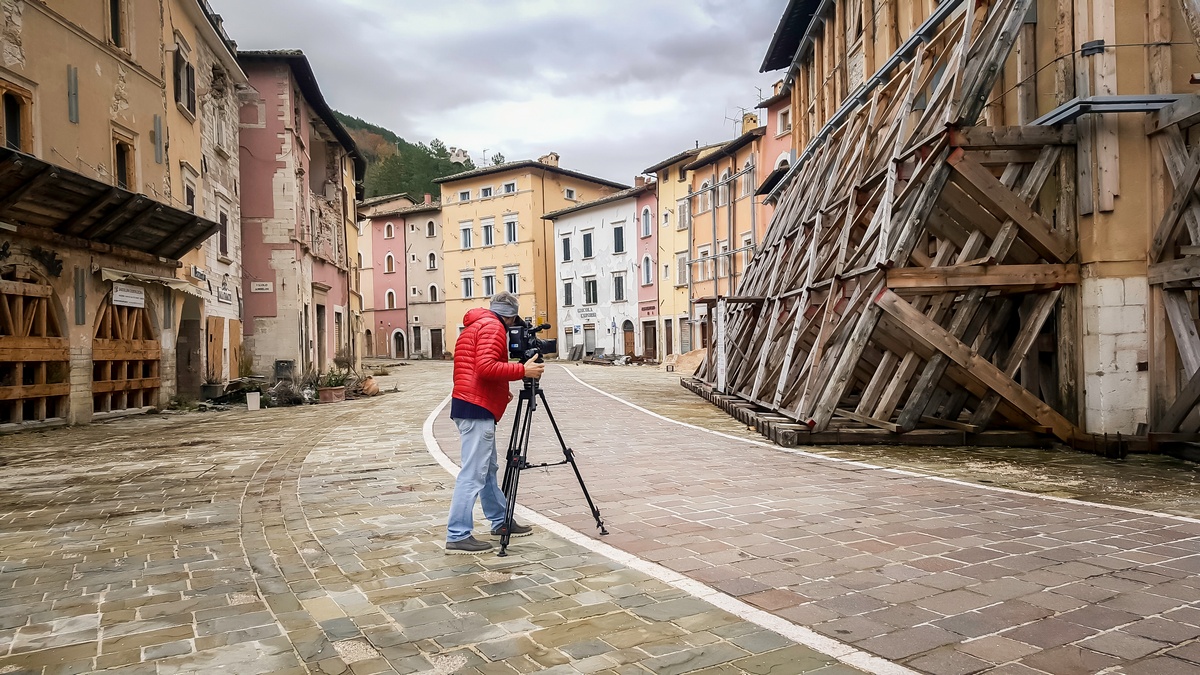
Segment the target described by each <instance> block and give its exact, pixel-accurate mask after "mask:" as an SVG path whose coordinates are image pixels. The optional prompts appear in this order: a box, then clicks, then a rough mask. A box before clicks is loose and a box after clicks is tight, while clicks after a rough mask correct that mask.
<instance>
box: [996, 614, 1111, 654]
mask: <svg viewBox="0 0 1200 675" xmlns="http://www.w3.org/2000/svg"><path fill="white" fill-rule="evenodd" d="M1098 632H1099V631H1098V630H1096V629H1094V628H1088V627H1086V626H1081V625H1079V624H1077V623H1071V622H1069V621H1063V620H1062V619H1046V620H1044V621H1040V622H1038V623H1034V624H1029V625H1026V626H1022V627H1020V628H1015V629H1013V630H1010V631H1005V632H1004V633H1002V635H1003V636H1004V637H1007V638H1009V639H1012V640H1017V641H1019V642H1025V643H1028V644H1031V645H1036V646H1038V647H1041V648H1042V649H1051V648H1053V647H1058V646H1061V645H1065V644H1067V643H1069V642H1075V641H1077V640H1082V639H1084V638H1086V637H1089V636H1091V635H1095V634H1096V633H1098Z"/></svg>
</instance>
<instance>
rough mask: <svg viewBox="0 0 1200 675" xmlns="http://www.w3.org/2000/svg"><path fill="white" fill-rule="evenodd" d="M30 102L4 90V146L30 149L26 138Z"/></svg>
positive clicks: (13, 148)
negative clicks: (26, 118) (26, 116)
mask: <svg viewBox="0 0 1200 675" xmlns="http://www.w3.org/2000/svg"><path fill="white" fill-rule="evenodd" d="M27 107H28V103H27V102H26V99H25V98H23V97H21V96H19V95H17V94H16V93H14V92H11V91H6V92H4V146H5V147H7V148H8V149H10V150H29V149H30V148H29V147H28V146H29V145H30V143H29V142H28V141H26V140H25V137H26V132H27V131H28V130H27V128H26V127H27V126H28V125H27V124H26V122H25V115H26V113H27Z"/></svg>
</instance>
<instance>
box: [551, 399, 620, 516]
mask: <svg viewBox="0 0 1200 675" xmlns="http://www.w3.org/2000/svg"><path fill="white" fill-rule="evenodd" d="M537 395H538V398H540V399H542V406H544V407H545V408H546V417H549V418H550V426H552V427H554V435H555V436H556V437H558V444H559V446H560V447H562V451H563V456H564V457H565V458H566V459H567V462H569V463H570V464H571V470H573V471H574V472H575V479H576V480H578V481H579V489H581V490H583V498H584V499H586V500H587V504H588V508H590V509H591V510H592V517H593V518H595V519H596V527H597V528H598V529H599V530H600V534H602V535H604V534H608V530H607V529H606V528H605V527H604V521H603V520H601V519H600V509H598V508H596V503H595V502H593V501H592V495H590V494H589V493H588V489H587V486H586V485H584V484H583V474H581V473H579V465H578V464H576V463H575V451H574V450H572V449H571V448H568V447H567V442H566V441H564V440H563V437H562V432H561V431H559V430H558V421H557V420H555V419H554V413H553V412H551V411H550V404H549V403H548V402H547V401H546V393H545V392H543V391H542V390H541V389H538V391H537Z"/></svg>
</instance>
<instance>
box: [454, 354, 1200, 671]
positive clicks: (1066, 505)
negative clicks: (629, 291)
mask: <svg viewBox="0 0 1200 675" xmlns="http://www.w3.org/2000/svg"><path fill="white" fill-rule="evenodd" d="M623 370H629V371H630V372H635V371H636V370H637V369H623ZM568 372H569V373H576V374H578V375H579V376H580V377H583V378H586V379H591V380H594V381H597V382H600V383H601V384H604V383H611V381H612V380H613V379H615V378H619V377H629V378H631V381H634V382H641V383H642V384H646V385H648V386H647V388H648V389H649V390H650V391H649V393H645V394H641V396H642V397H643V398H645V397H649V398H650V399H651V400H652V401H653V403H652V407H655V406H656V407H659V408H660V409H666V412H667V414H670V409H671V408H675V407H679V406H682V407H686V408H689V409H690V406H691V405H692V403H691V402H685V399H686V397H690V396H691V395H690V394H687V393H686V392H684V393H683V394H672V393H670V392H669V391H667V390H665V389H663V390H661V391H659V390H657V389H656V388H655V387H656V385H654V382H655V381H657V380H655V381H651V380H649V379H647V380H645V381H641V380H638V377H641V376H637V375H631V376H622V375H621V374H620V373H618V372H617V369H615V368H614V369H612V370H611V371H608V372H605V370H604V369H600V368H594V367H579V366H568V367H566V368H558V367H555V368H551V369H550V372H549V374H548V376H547V378H546V386H547V388H548V396H549V399H550V402H551V406H552V407H553V408H554V409H555V411H556V416H557V418H558V420H559V424H560V426H561V427H562V431H563V434H564V436H565V437H566V438H567V440H568V443H570V444H571V445H572V447H574V449H575V450H577V451H578V454H579V461H580V463H581V468H582V471H583V473H584V476H585V478H586V481H587V485H588V488H589V489H590V490H591V492H592V495H593V497H595V499H596V501H597V503H598V504H599V506H600V508H601V511H602V512H603V513H604V515H605V516H606V520H607V522H608V527H609V529H610V530H611V531H612V535H611V536H609V537H605V538H604V539H605V540H606V543H608V544H610V545H613V546H616V547H618V548H620V549H623V550H625V551H627V552H630V553H632V554H636V555H637V556H640V557H642V558H645V559H648V560H651V561H654V562H656V563H658V564H660V565H662V566H664V567H666V568H669V569H671V570H675V571H677V572H680V573H683V574H685V575H687V576H688V577H690V578H691V579H693V580H696V581H699V582H703V583H705V584H708V585H711V586H712V587H714V588H716V589H718V590H719V591H722V592H723V593H725V594H728V595H729V596H734V597H737V598H739V599H741V600H743V601H745V602H746V603H749V604H751V605H754V606H757V607H759V608H762V609H763V610H767V611H769V612H773V613H775V614H777V615H778V616H781V617H784V618H786V619H788V620H790V621H793V622H795V623H797V624H800V625H803V626H811V627H812V628H813V629H814V630H816V631H817V632H818V633H821V634H824V635H827V636H829V637H832V638H836V639H837V640H840V641H843V642H846V643H849V644H852V645H854V646H855V647H857V648H859V649H862V650H865V651H868V652H871V653H874V654H878V655H880V656H882V657H885V658H887V659H890V660H893V661H895V662H898V663H902V664H905V665H907V666H908V667H910V668H914V669H917V670H921V671H924V672H928V673H934V674H937V675H940V674H943V673H945V674H950V673H974V672H983V671H987V672H994V673H1068V674H1069V673H1096V672H1105V673H1110V672H1111V673H1125V674H1128V675H1140V674H1163V675H1165V674H1172V673H1185V674H1190V673H1200V643H1198V642H1197V637H1198V636H1200V575H1198V574H1197V573H1198V572H1200V521H1196V520H1193V519H1187V518H1178V517H1170V516H1163V515H1157V514H1153V513H1147V512H1139V511H1136V510H1132V509H1127V508H1110V507H1105V506H1100V505H1095V504H1089V503H1083V502H1078V501H1069V500H1063V499H1053V498H1046V497H1041V496H1035V495H1029V494H1024V493H1018V492H1013V491H1007V490H1000V489H995V488H991V487H989V486H981V485H971V484H967V483H964V482H959V481H951V480H939V479H934V478H930V477H928V476H923V475H918V474H915V473H913V472H909V471H904V470H899V469H891V468H886V467H884V466H880V465H872V464H864V463H861V462H848V461H844V460H842V459H837V458H832V457H826V456H822V455H814V454H807V453H796V452H787V451H784V450H782V449H779V448H775V447H771V446H768V445H766V444H763V443H761V442H757V440H756V439H754V437H753V436H751V435H749V434H747V433H746V432H745V430H744V428H737V427H738V426H739V425H737V424H736V422H732V421H731V420H728V418H726V419H725V422H720V423H713V424H712V425H711V426H714V427H722V426H724V427H726V428H727V429H728V430H729V431H731V432H733V433H730V434H728V435H725V436H721V435H717V434H714V433H712V432H710V431H706V430H703V429H698V428H691V427H688V426H683V425H680V424H677V423H673V422H671V421H669V420H665V419H661V418H658V417H654V416H652V415H650V414H648V413H647V412H642V411H639V410H636V409H634V408H631V407H628V406H627V405H624V404H622V403H621V402H619V401H616V400H613V399H611V398H609V397H606V396H604V395H602V394H601V393H599V392H597V391H593V390H591V389H588V388H586V387H585V386H583V385H582V384H580V383H578V382H576V381H575V380H574V379H573V378H572V377H569V376H568V375H567V373H568ZM674 386H675V387H678V384H675V385H674ZM681 391H682V390H681ZM716 414H717V415H718V416H719V415H720V413H719V412H717V413H716ZM435 431H436V433H437V435H438V438H439V439H440V440H441V443H442V446H443V447H444V448H446V449H447V450H448V451H450V452H453V448H454V442H453V428H452V426H450V424H449V421H448V420H445V419H439V421H438V424H437V425H436V428H435ZM547 432H548V430H547V428H546V425H545V424H543V425H542V426H541V427H539V429H538V431H537V433H535V440H536V441H537V443H535V445H534V450H533V451H532V455H533V456H532V457H531V460H533V461H538V460H540V459H542V458H545V459H552V458H553V455H555V454H556V453H557V449H556V448H554V447H553V445H552V444H551V443H550V441H549V439H548V438H547V436H548V433H547ZM498 433H499V434H502V438H506V437H507V435H506V432H505V430H504V429H503V428H502V429H501V430H500V431H499V432H498ZM743 439H745V440H743ZM748 441H751V442H748ZM1089 461H1094V462H1098V460H1091V459H1090V458H1089ZM1035 463H1036V460H1035ZM1048 465H1049V466H1054V462H1053V461H1050V462H1049V463H1048ZM1082 466H1085V465H1084V464H1079V465H1077V467H1082ZM1094 466H1096V467H1097V468H1099V464H1094ZM1134 466H1135V467H1137V466H1142V465H1137V464H1134ZM951 469H952V470H951V471H950V473H952V474H953V473H954V472H955V471H961V470H962V468H961V467H958V468H954V467H951ZM1081 472H1082V470H1081ZM1101 473H1103V472H1101ZM1154 473H1155V472H1154V471H1151V470H1138V472H1137V473H1135V475H1134V477H1133V478H1134V480H1148V478H1147V476H1150V477H1153V474H1154ZM1172 480H1175V481H1176V482H1175V483H1171V481H1172ZM1163 481H1164V484H1165V485H1167V487H1168V489H1178V490H1182V489H1183V487H1184V486H1186V485H1187V484H1188V483H1190V482H1191V481H1194V474H1192V475H1181V476H1179V477H1175V478H1172V477H1163ZM1049 483H1053V480H1051V481H1049V482H1048V483H1047V484H1049ZM1111 492H1112V494H1108V495H1107V496H1106V494H1105V490H1103V489H1101V490H1099V491H1098V492H1097V494H1095V495H1091V498H1093V499H1096V500H1104V499H1110V498H1111V499H1113V500H1114V501H1122V500H1123V499H1128V495H1123V494H1121V493H1120V491H1119V490H1113V491H1111ZM1195 497H1196V495H1195V494H1194V493H1192V494H1191V495H1190V497H1187V498H1183V499H1180V500H1177V501H1173V502H1172V503H1173V504H1174V506H1175V508H1178V509H1179V510H1182V511H1185V512H1186V511H1188V510H1189V508H1190V507H1189V503H1194V500H1195ZM1147 499H1148V500H1151V501H1152V500H1153V496H1147ZM1189 499H1190V500H1192V501H1191V502H1189ZM521 501H522V503H523V504H524V505H526V506H529V507H532V508H533V509H535V510H536V511H538V512H540V513H542V514H545V515H548V516H551V517H553V518H555V519H556V520H558V521H560V522H561V523H563V524H566V525H568V526H570V527H571V528H574V529H575V530H578V531H579V532H584V533H593V532H594V523H593V522H592V520H591V517H590V514H589V513H588V512H587V509H586V506H585V504H584V502H583V499H582V496H581V495H580V493H579V488H578V485H577V484H575V483H574V481H573V480H572V479H571V477H570V475H569V473H568V474H566V475H562V474H559V475H551V474H549V473H544V474H543V473H539V472H530V473H529V474H528V475H527V477H523V478H522V489H521ZM519 548H520V544H519V543H518V544H515V545H514V550H515V549H519Z"/></svg>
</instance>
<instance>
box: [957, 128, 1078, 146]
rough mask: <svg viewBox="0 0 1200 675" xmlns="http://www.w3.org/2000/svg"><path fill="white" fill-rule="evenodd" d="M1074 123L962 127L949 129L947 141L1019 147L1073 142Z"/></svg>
mask: <svg viewBox="0 0 1200 675" xmlns="http://www.w3.org/2000/svg"><path fill="white" fill-rule="evenodd" d="M1076 132H1077V129H1076V127H1075V125H1074V124H1064V125H1062V126H1061V127H1041V126H1036V127H1035V126H1018V127H963V128H962V129H953V130H951V131H950V145H952V146H954V147H956V148H971V149H989V150H1019V149H1024V148H1036V149H1038V150H1040V149H1041V148H1042V147H1043V146H1046V145H1075V142H1076V140H1077V136H1076Z"/></svg>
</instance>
